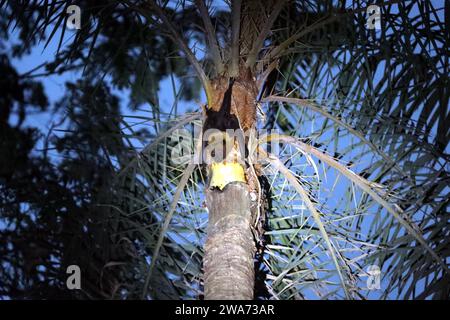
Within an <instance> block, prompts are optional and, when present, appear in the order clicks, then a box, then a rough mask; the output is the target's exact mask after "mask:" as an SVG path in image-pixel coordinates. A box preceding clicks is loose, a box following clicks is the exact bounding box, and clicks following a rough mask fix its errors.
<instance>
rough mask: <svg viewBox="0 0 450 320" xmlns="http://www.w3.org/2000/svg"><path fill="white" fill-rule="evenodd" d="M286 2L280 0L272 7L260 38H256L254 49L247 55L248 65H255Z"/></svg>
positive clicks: (246, 63)
mask: <svg viewBox="0 0 450 320" xmlns="http://www.w3.org/2000/svg"><path fill="white" fill-rule="evenodd" d="M285 3H286V0H279V1H277V2H276V4H275V6H274V7H273V8H272V12H271V13H270V16H269V18H268V19H267V20H266V22H265V23H264V26H263V27H262V29H261V32H260V33H259V35H258V38H256V40H255V42H254V43H253V47H252V50H251V51H250V53H249V54H248V56H247V61H246V62H245V65H246V67H249V68H250V67H253V65H254V64H255V62H256V59H257V57H258V53H259V51H260V50H261V48H262V47H263V45H264V40H265V39H266V38H267V35H268V34H269V32H270V29H271V28H272V25H273V23H274V22H275V20H276V18H277V17H278V15H279V14H280V12H281V9H283V6H284V4H285Z"/></svg>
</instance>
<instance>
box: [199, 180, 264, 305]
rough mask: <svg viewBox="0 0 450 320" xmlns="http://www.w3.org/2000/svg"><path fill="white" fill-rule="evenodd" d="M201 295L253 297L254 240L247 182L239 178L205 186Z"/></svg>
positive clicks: (211, 297) (229, 297)
mask: <svg viewBox="0 0 450 320" xmlns="http://www.w3.org/2000/svg"><path fill="white" fill-rule="evenodd" d="M206 197H207V206H208V210H209V222H208V229H207V240H206V244H205V257H204V260H203V264H204V271H205V273H204V289H205V299H208V300H219V299H224V300H236V299H247V300H248V299H253V289H254V282H255V272H254V261H253V258H254V255H255V250H256V249H255V242H254V240H253V234H252V230H251V216H252V215H251V210H250V204H251V203H250V199H249V198H250V197H249V191H248V186H247V185H246V184H244V183H241V182H233V183H231V184H228V185H227V186H226V187H225V188H224V189H223V190H222V191H221V190H217V189H215V190H207V195H206Z"/></svg>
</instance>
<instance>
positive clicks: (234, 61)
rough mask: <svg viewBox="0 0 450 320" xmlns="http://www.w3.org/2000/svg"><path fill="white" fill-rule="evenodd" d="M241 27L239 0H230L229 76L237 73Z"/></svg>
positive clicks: (235, 75)
mask: <svg viewBox="0 0 450 320" xmlns="http://www.w3.org/2000/svg"><path fill="white" fill-rule="evenodd" d="M240 27H241V0H234V1H232V2H231V65H230V76H231V77H237V76H238V75H239V34H240Z"/></svg>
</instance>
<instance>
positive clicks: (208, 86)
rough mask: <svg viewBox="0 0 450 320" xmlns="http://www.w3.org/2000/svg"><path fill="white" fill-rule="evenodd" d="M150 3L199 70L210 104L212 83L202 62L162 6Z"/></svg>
mask: <svg viewBox="0 0 450 320" xmlns="http://www.w3.org/2000/svg"><path fill="white" fill-rule="evenodd" d="M148 3H149V5H150V7H151V8H152V9H153V10H154V11H155V13H156V15H157V16H158V18H159V19H161V21H162V22H163V24H164V25H165V27H166V28H167V29H168V31H169V35H170V37H171V38H172V40H173V41H174V42H175V43H176V44H177V45H178V46H179V47H180V49H181V50H182V51H183V52H184V54H186V57H187V59H188V61H189V62H190V63H191V64H192V66H193V67H194V69H195V71H196V72H197V76H198V77H199V78H200V81H201V82H202V85H203V88H204V90H205V92H206V98H207V100H208V104H209V103H210V102H211V101H212V99H211V98H212V88H211V83H210V81H209V79H208V77H207V76H206V74H205V71H204V70H203V68H202V66H201V65H200V62H199V61H198V60H197V58H196V57H195V55H194V53H193V52H192V51H191V49H190V48H189V46H188V45H187V43H186V41H185V40H184V39H183V38H182V37H181V36H180V35H179V34H178V32H177V31H176V29H175V27H174V26H173V24H172V23H171V22H170V20H169V19H168V18H167V16H166V14H165V13H164V12H163V10H162V9H161V7H159V6H158V5H157V4H156V3H155V1H154V0H148Z"/></svg>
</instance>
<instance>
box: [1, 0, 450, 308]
mask: <svg viewBox="0 0 450 320" xmlns="http://www.w3.org/2000/svg"><path fill="white" fill-rule="evenodd" d="M4 3H6V6H5V5H4V7H5V8H6V9H5V12H7V13H8V14H9V15H10V17H9V18H10V19H11V21H12V20H14V21H16V23H17V24H18V25H21V24H25V23H28V22H24V17H26V14H27V11H25V13H24V12H19V11H14V7H15V5H16V4H15V3H14V1H4ZM76 3H78V5H79V6H80V7H81V8H82V11H83V12H84V16H83V21H84V25H83V26H82V28H81V29H80V30H79V31H78V32H77V33H76V35H75V37H74V38H73V41H72V43H71V44H70V45H67V47H66V48H63V47H62V44H61V43H63V41H62V40H63V38H64V33H62V35H61V38H60V41H59V42H60V46H61V48H62V49H63V50H62V51H61V52H59V54H58V56H57V59H56V61H57V62H55V64H54V65H52V68H50V72H58V71H61V70H62V68H66V69H67V68H69V67H73V68H80V64H82V68H84V69H85V73H84V74H85V77H87V78H89V79H91V78H92V79H95V78H96V77H98V73H99V70H102V67H103V72H102V75H111V77H112V82H113V83H114V84H115V85H116V86H118V87H125V88H129V89H130V90H131V92H132V98H135V99H136V101H133V102H135V103H136V104H137V105H139V104H140V103H142V102H144V101H145V102H148V103H149V105H150V107H151V112H152V115H151V116H147V117H143V119H142V120H144V121H145V122H146V123H147V125H148V123H149V122H150V123H152V129H151V139H150V142H149V143H147V144H146V145H144V146H143V148H142V149H141V150H138V148H137V147H136V142H133V141H131V140H132V139H136V138H140V135H139V134H138V133H137V132H136V131H135V130H134V128H133V125H132V124H130V122H129V121H130V120H131V119H129V120H128V121H127V119H126V117H124V118H123V119H122V120H121V123H122V131H121V137H122V141H125V142H126V143H127V144H128V145H129V149H130V150H131V152H129V155H128V156H126V157H125V156H122V157H115V158H114V159H111V163H112V164H113V165H114V167H115V168H116V172H117V174H116V176H115V178H114V181H113V182H112V183H113V186H114V188H113V189H114V190H116V191H117V194H116V196H115V199H114V200H111V203H106V204H103V205H106V206H108V207H109V208H111V211H110V214H111V217H110V219H112V220H114V221H116V222H117V223H116V224H115V227H114V229H111V230H109V232H112V233H114V234H116V233H117V234H118V233H120V234H121V236H120V237H115V238H112V240H111V241H112V242H113V243H114V242H116V243H118V242H119V241H123V239H126V241H129V242H130V243H134V244H135V245H136V246H137V247H138V248H140V249H141V253H140V254H139V255H136V256H135V257H134V260H133V262H132V263H128V264H126V265H127V269H124V270H126V271H123V270H122V272H125V273H126V274H127V275H129V274H130V273H131V274H134V275H138V276H137V279H136V280H135V283H133V284H127V285H125V284H122V291H120V290H116V291H114V292H113V294H112V296H113V297H118V296H124V297H133V296H134V295H137V294H139V296H140V297H142V298H180V297H181V298H189V297H191V298H192V297H199V296H201V295H203V294H204V298H205V299H253V298H272V299H307V298H324V299H325V298H347V299H353V298H354V299H364V298H370V297H379V298H396V297H398V298H421V299H425V298H444V299H446V298H448V296H449V270H448V262H447V261H448V256H449V251H448V240H447V239H448V236H449V231H450V230H449V228H448V212H447V209H448V199H449V198H448V181H449V180H448V179H449V178H448V160H449V156H448V154H447V151H448V149H447V144H448V135H449V130H448V100H449V92H448V87H449V86H448V74H449V72H448V66H449V57H448V51H447V48H448V43H449V38H448V35H447V34H446V33H445V23H444V9H445V10H446V9H448V8H444V6H443V4H442V5H441V4H437V5H435V4H433V3H431V2H430V1H421V0H418V1H384V2H383V1H377V2H376V5H377V6H378V8H379V10H380V17H381V20H380V23H379V25H377V26H376V28H373V25H371V24H370V23H369V18H370V16H371V15H372V14H373V12H372V11H371V10H372V9H373V8H369V6H368V4H366V3H365V2H364V1H361V3H360V2H359V1H353V2H352V6H351V7H349V6H348V5H347V3H346V2H345V1H327V0H323V1H303V0H298V1H290V0H281V1H272V0H267V1H252V0H248V1H245V0H242V1H241V0H234V1H224V2H220V3H219V2H218V3H215V2H213V3H207V2H205V1H204V0H195V1H192V2H190V1H181V0H180V1H177V2H172V1H161V2H158V1H156V0H146V1H137V0H136V1H133V0H123V1H118V0H117V1H97V3H96V4H95V6H94V5H92V4H91V3H90V2H89V1H78V2H76ZM67 5H69V3H65V2H61V1H59V2H52V1H32V2H31V4H30V5H29V8H30V9H31V8H32V9H33V10H34V11H35V12H38V15H37V17H33V19H35V20H33V21H35V31H34V33H38V34H41V35H45V34H46V30H47V28H49V27H50V26H52V24H54V25H53V27H52V28H50V30H51V31H50V36H49V37H48V39H47V41H48V42H49V41H51V39H52V38H53V36H54V34H55V32H56V30H57V29H58V28H59V27H60V26H61V25H62V24H63V23H64V21H65V19H67V15H65V8H66V7H67ZM8 8H9V9H8ZM374 10H375V9H374ZM447 11H448V10H447ZM29 17H31V15H29ZM47 33H48V32H47ZM105 39H106V40H105ZM48 42H47V43H48ZM136 52H137V53H136ZM63 61H66V62H65V64H63ZM186 62H187V63H186ZM191 68H192V69H191ZM192 71H193V72H192ZM192 74H194V77H193V76H192ZM166 75H168V76H169V79H172V84H173V91H174V97H175V102H174V105H173V106H172V107H171V108H167V107H164V106H161V105H160V104H159V102H158V97H157V88H158V85H157V83H158V82H159V81H160V80H161V79H162V78H163V77H164V76H166ZM123 79H125V80H123ZM175 80H178V81H179V82H180V83H181V85H178V86H177V85H176V81H175ZM198 84H200V85H201V88H202V90H203V92H204V97H205V101H202V102H200V103H197V104H196V105H195V108H194V110H196V111H194V112H190V111H189V112H188V111H186V112H181V115H180V114H179V113H180V111H179V106H178V103H179V101H180V100H181V99H182V97H183V96H184V97H186V98H187V99H190V100H194V99H192V97H193V92H196V91H197V90H196V88H198ZM194 94H195V93H194ZM130 118H131V117H130ZM201 120H203V121H201ZM203 126H207V128H216V129H220V130H221V131H224V130H225V129H242V131H243V132H244V134H245V135H246V138H245V139H244V141H245V148H244V149H241V150H243V152H241V155H243V156H245V161H244V162H236V161H230V160H229V159H227V161H225V162H215V163H213V164H211V165H207V166H205V165H203V164H200V165H199V164H198V163H196V162H195V161H188V162H185V161H178V162H177V161H174V159H173V157H172V156H173V154H174V152H175V154H176V153H177V152H178V150H179V148H180V146H185V147H186V146H187V147H188V149H189V150H194V151H198V150H200V149H201V147H202V142H201V141H202V139H198V138H199V136H198V135H197V133H198V132H202V130H196V129H194V128H196V127H197V128H198V127H203ZM207 128H204V127H203V129H207ZM262 129H272V130H273V131H270V132H268V133H267V134H264V135H262V134H259V133H260V132H262ZM180 132H181V134H180ZM274 132H275V133H274ZM180 136H183V141H184V142H181V140H180V138H179V137H180ZM189 137H193V138H189ZM229 138H230V137H229V136H227V135H225V140H226V141H228V140H229ZM208 142H209V143H211V140H210V141H208ZM220 142H222V140H220ZM273 142H276V144H273ZM183 143H184V145H183ZM271 143H272V144H271ZM267 145H271V146H270V147H266V146H267ZM274 148H275V149H278V150H274ZM275 151H276V152H275ZM233 152H238V151H237V150H236V149H233ZM257 156H258V157H257ZM188 159H189V157H188ZM224 172H226V173H224ZM228 174H229V175H228ZM206 225H207V226H206ZM119 239H121V240H119ZM124 264H125V263H124ZM111 266H112V267H113V266H114V264H108V267H111ZM369 266H370V268H369V269H368V267H369ZM372 267H375V268H376V269H377V268H379V270H380V272H381V276H382V277H381V284H380V286H381V287H382V290H378V291H376V290H375V291H372V290H371V289H374V288H372V287H370V286H369V287H367V284H366V282H365V279H366V278H369V279H373V276H374V275H373V274H372V273H371V270H373V268H372ZM368 270H369V271H368ZM362 279H363V280H362ZM120 286H121V285H119V287H120ZM375 289H376V288H375Z"/></svg>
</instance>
